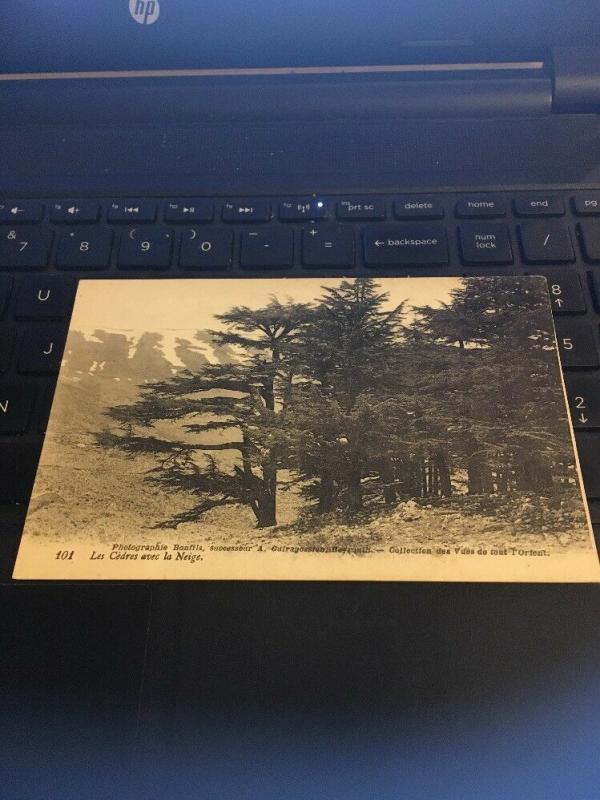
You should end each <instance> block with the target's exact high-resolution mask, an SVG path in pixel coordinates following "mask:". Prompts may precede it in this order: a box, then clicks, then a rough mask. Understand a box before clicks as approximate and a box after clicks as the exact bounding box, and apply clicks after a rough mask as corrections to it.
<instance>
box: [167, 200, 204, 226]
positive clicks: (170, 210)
mask: <svg viewBox="0 0 600 800" xmlns="http://www.w3.org/2000/svg"><path fill="white" fill-rule="evenodd" d="M214 216H215V204H214V203H213V202H212V200H171V202H169V203H167V204H166V206H165V222H169V223H175V224H179V223H182V222H190V223H192V222H212V221H213V219H214Z"/></svg>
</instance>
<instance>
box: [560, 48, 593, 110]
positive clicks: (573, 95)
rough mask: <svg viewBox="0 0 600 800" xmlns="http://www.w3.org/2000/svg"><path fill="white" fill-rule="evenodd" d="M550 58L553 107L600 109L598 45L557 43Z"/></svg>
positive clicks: (561, 108)
mask: <svg viewBox="0 0 600 800" xmlns="http://www.w3.org/2000/svg"><path fill="white" fill-rule="evenodd" d="M552 62H553V65H554V79H553V83H554V88H553V100H552V109H553V111H555V112H557V113H562V114H573V113H575V114H598V113H600V47H556V48H553V50H552Z"/></svg>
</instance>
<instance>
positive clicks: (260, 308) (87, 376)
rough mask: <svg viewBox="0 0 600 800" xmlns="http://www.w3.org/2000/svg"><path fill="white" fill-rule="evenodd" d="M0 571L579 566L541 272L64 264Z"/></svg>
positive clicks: (215, 572) (140, 574)
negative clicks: (324, 271)
mask: <svg viewBox="0 0 600 800" xmlns="http://www.w3.org/2000/svg"><path fill="white" fill-rule="evenodd" d="M14 576H15V577H16V578H24V579H27V578H53V577H55V578H65V577H67V578H68V577H71V578H90V579H114V578H119V579H120V578H123V579H136V578H138V579H153V578H155V579H184V580H186V579H187V580H189V579H261V580H268V579H286V580H294V579H298V580H311V579H315V580H453V581H461V580H469V581H474V580H481V581H589V580H597V579H598V557H597V554H596V550H595V545H594V543H593V536H592V532H591V526H590V522H589V516H588V513H587V508H586V505H585V500H584V497H583V492H582V484H581V476H580V471H579V466H578V462H577V457H576V452H575V449H574V438H573V432H572V428H571V425H570V421H569V416H568V410H567V406H566V402H565V394H564V387H563V383H562V377H561V371H560V365H559V360H558V355H557V348H556V341H555V334H554V328H553V322H552V315H551V310H550V304H549V299H548V291H547V286H546V282H545V279H543V278H540V277H488V278H466V279H460V278H376V277H373V278H347V279H343V278H338V279H330V278H328V279H316V278H304V279H276V278H272V279H238V280H226V279H225V280H217V279H202V280H194V279H190V280H185V281H184V280H168V279H167V280H119V281H116V280H89V281H82V282H80V284H79V289H78V293H77V298H76V303H75V309H74V312H73V317H72V320H71V325H70V330H69V336H68V340H67V345H66V348H65V353H64V357H63V362H62V367H61V371H60V376H59V382H58V387H57V390H56V394H55V398H54V403H53V407H52V414H51V419H50V423H49V427H48V432H47V435H46V441H45V444H44V450H43V453H42V458H41V463H40V466H39V469H38V474H37V478H36V483H35V487H34V492H33V496H32V499H31V503H30V506H29V509H28V514H27V521H26V526H25V532H24V535H23V539H22V543H21V548H20V552H19V557H18V560H17V565H16V568H15V573H14Z"/></svg>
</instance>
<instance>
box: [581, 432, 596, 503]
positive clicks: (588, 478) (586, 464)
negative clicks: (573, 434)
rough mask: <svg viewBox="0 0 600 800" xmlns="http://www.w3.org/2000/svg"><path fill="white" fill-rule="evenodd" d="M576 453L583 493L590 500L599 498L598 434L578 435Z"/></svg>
mask: <svg viewBox="0 0 600 800" xmlns="http://www.w3.org/2000/svg"><path fill="white" fill-rule="evenodd" d="M577 452H578V454H579V463H580V465H581V472H582V473H583V483H584V485H585V493H586V495H587V496H588V497H590V498H594V499H596V498H600V434H597V433H578V434H577Z"/></svg>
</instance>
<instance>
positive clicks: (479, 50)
mask: <svg viewBox="0 0 600 800" xmlns="http://www.w3.org/2000/svg"><path fill="white" fill-rule="evenodd" d="M139 2H140V4H141V6H140V7H141V8H143V5H144V2H145V0H139ZM152 2H154V3H158V4H160V16H159V18H158V19H157V21H156V22H155V23H154V24H138V23H137V22H135V21H134V19H133V18H132V16H131V15H130V13H129V6H130V2H129V0H104V2H102V3H99V2H80V0H56V2H52V3H48V2H46V3H39V2H34V0H3V4H2V12H3V13H2V33H1V35H0V52H1V53H2V57H1V58H2V63H3V71H7V72H12V71H27V72H37V71H40V70H70V71H73V70H82V69H83V70H90V69H91V70H93V69H125V68H134V69H161V68H163V69H164V68H168V67H171V68H173V67H236V66H237V67H239V66H288V65H289V66H292V65H300V64H302V65H306V64H336V63H337V64H340V63H341V64H344V63H350V64H364V63H398V62H402V61H414V60H418V61H421V60H434V56H435V57H436V60H444V58H456V57H462V58H463V59H469V58H475V59H477V58H483V59H484V60H488V59H490V58H492V59H493V58H494V57H498V56H501V55H504V56H506V57H511V56H514V57H530V58H531V57H534V56H535V55H538V54H539V53H540V52H544V50H546V49H547V48H548V47H550V46H552V45H559V44H563V45H564V44H577V45H580V44H583V43H586V42H587V43H589V44H593V43H594V41H595V39H597V37H598V35H599V33H600V20H599V18H598V14H597V13H596V12H597V5H596V3H595V2H594V0H570V2H568V1H567V0H554V2H551V3H549V2H547V0H528V2H527V3H522V2H517V0H503V2H502V3H497V2H493V0H446V2H442V0H422V2H419V3H412V2H408V0H371V1H370V2H366V0H345V2H342V0H328V2H320V1H319V0H304V2H297V1H296V2H279V1H278V0H256V2H253V3H247V2H243V0H226V2H221V0H204V2H201V3H200V2H197V0H152ZM137 4H138V0H132V2H131V5H132V6H133V7H134V8H135V6H136V5H137ZM140 16H141V19H142V20H146V21H147V20H148V16H147V15H145V14H144V13H143V11H142V12H141V14H140Z"/></svg>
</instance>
